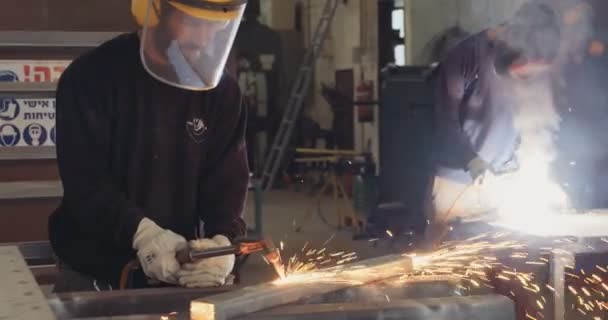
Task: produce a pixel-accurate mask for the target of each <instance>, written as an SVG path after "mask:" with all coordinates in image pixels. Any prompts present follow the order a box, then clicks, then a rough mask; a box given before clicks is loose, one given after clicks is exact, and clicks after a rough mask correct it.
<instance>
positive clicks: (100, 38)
mask: <svg viewBox="0 0 608 320" xmlns="http://www.w3.org/2000/svg"><path fill="white" fill-rule="evenodd" d="M119 34H121V33H120V32H71V31H0V47H30V48H31V47H42V48H51V47H59V48H92V47H97V46H99V45H100V44H102V43H103V42H105V41H108V40H110V39H112V38H114V37H116V36H118V35H119Z"/></svg>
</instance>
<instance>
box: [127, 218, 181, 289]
mask: <svg viewBox="0 0 608 320" xmlns="http://www.w3.org/2000/svg"><path fill="white" fill-rule="evenodd" d="M187 246H188V242H187V241H186V239H185V238H184V237H182V236H180V235H178V234H176V233H174V232H173V231H171V230H167V229H163V228H161V227H159V226H158V225H157V224H156V223H154V221H152V220H150V219H148V218H144V219H143V220H141V222H140V223H139V226H138V227H137V231H136V232H135V235H134V236H133V249H135V250H137V257H138V258H139V262H140V263H141V267H142V269H143V270H144V273H145V274H146V275H147V276H148V277H150V278H152V279H156V280H160V281H162V282H165V283H170V284H177V272H178V271H179V269H180V265H179V262H177V259H176V258H175V254H176V252H177V251H179V250H182V249H184V248H186V247H187Z"/></svg>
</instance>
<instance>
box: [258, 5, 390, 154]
mask: <svg viewBox="0 0 608 320" xmlns="http://www.w3.org/2000/svg"><path fill="white" fill-rule="evenodd" d="M262 1H263V2H262V6H263V7H264V6H265V5H267V6H268V7H267V8H270V11H271V12H272V13H271V14H268V15H267V17H266V19H268V20H266V21H268V22H269V25H271V26H272V27H273V28H275V29H278V30H293V29H294V28H296V24H297V23H296V15H295V11H296V9H295V8H296V5H295V3H296V1H281V0H274V1H273V0H262ZM301 5H302V9H303V10H302V15H301V17H300V18H301V23H302V33H303V39H304V42H305V45H306V46H307V45H308V43H310V41H311V38H312V35H313V33H314V31H315V28H316V26H317V23H318V21H319V18H320V16H321V13H322V10H323V7H324V5H325V1H319V0H307V1H302V2H301ZM288 13H294V14H288ZM377 16H378V14H377V3H376V1H369V0H350V1H345V2H342V1H341V3H340V5H339V6H338V10H337V12H336V16H335V18H334V21H333V23H332V29H331V32H330V35H329V37H328V38H327V39H326V42H325V46H324V48H323V51H322V54H321V56H320V58H319V60H318V62H317V65H316V67H315V77H314V80H313V84H312V85H313V87H312V90H311V91H312V94H311V99H310V103H309V105H308V106H307V108H306V110H305V114H306V115H308V116H310V117H311V118H312V119H313V120H315V121H316V122H318V123H319V125H320V126H321V128H323V129H330V128H331V127H332V124H333V120H334V115H333V112H332V110H331V107H330V106H329V104H328V103H327V102H326V101H325V99H324V98H323V97H322V96H321V84H322V83H324V84H326V85H329V86H334V85H335V74H336V71H338V70H349V69H350V70H353V75H354V80H355V88H356V87H357V86H358V85H359V84H360V82H361V72H363V73H364V75H365V79H366V80H376V76H377V74H378V70H377V59H378V58H377V42H378V26H377ZM374 85H375V93H376V94H377V92H378V88H377V83H376V81H374ZM353 98H354V92H353ZM375 112H376V115H375V117H374V119H377V118H378V116H377V108H376V110H375ZM353 121H354V124H353V127H354V133H353V136H354V145H355V149H356V150H358V151H362V150H365V149H367V147H368V146H369V148H370V151H372V152H374V154H376V155H377V154H378V138H377V137H378V133H377V131H378V130H377V120H375V121H374V122H371V123H365V124H360V123H359V122H358V119H357V114H356V113H355V118H354V120H353ZM319 147H322V146H319Z"/></svg>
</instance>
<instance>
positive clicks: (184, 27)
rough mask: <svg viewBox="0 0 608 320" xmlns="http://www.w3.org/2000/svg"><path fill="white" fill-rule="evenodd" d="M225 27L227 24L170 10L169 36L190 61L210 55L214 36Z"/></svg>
mask: <svg viewBox="0 0 608 320" xmlns="http://www.w3.org/2000/svg"><path fill="white" fill-rule="evenodd" d="M227 25H228V22H223V21H222V22H219V21H210V20H205V19H201V18H197V17H193V16H190V15H188V14H187V13H185V12H182V11H180V10H172V11H171V15H170V17H169V30H170V32H171V35H172V37H173V39H175V40H176V41H177V43H178V44H179V46H180V49H181V51H182V53H183V54H184V56H185V57H186V58H187V59H188V60H190V61H197V60H198V59H200V58H201V56H203V55H204V54H208V55H210V54H211V51H212V50H213V42H214V40H215V38H216V35H217V34H218V32H220V31H222V30H224V29H225V28H226V27H227Z"/></svg>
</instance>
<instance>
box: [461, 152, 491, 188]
mask: <svg viewBox="0 0 608 320" xmlns="http://www.w3.org/2000/svg"><path fill="white" fill-rule="evenodd" d="M467 171H468V172H469V175H471V179H473V183H474V184H476V185H482V184H483V183H484V180H485V179H486V177H488V176H490V175H492V171H491V170H490V164H489V163H487V162H486V161H485V160H483V159H482V158H480V157H475V158H474V159H473V160H471V161H470V162H469V163H468V164H467Z"/></svg>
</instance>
